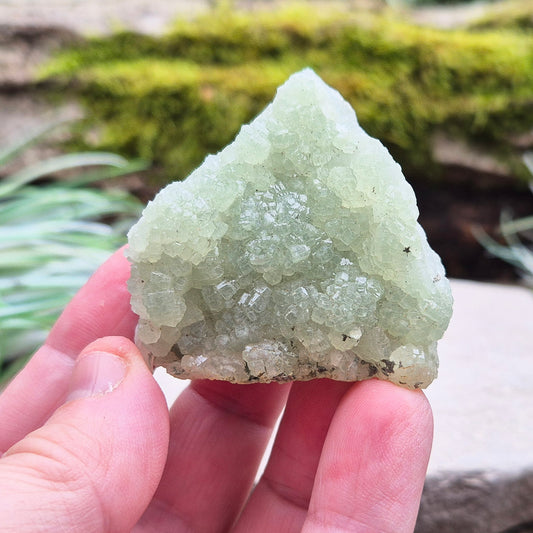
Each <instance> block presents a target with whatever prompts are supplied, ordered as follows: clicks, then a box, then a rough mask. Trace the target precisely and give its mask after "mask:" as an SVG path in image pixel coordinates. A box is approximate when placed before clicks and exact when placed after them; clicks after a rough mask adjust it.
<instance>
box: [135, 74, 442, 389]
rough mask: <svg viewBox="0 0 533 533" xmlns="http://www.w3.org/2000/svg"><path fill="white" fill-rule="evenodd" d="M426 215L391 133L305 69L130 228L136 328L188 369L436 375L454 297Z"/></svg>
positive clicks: (229, 375) (153, 349)
mask: <svg viewBox="0 0 533 533" xmlns="http://www.w3.org/2000/svg"><path fill="white" fill-rule="evenodd" d="M417 218H418V210H417V207H416V201H415V197H414V194H413V191H412V189H411V187H410V186H409V185H408V183H407V182H406V181H405V179H404V177H403V175H402V172H401V169H400V167H399V166H398V165H397V164H396V163H395V162H394V160H393V159H392V157H391V156H390V154H389V153H388V152H387V150H386V149H385V148H384V147H383V145H382V144H381V143H380V142H379V141H378V140H376V139H373V138H371V137H370V136H368V135H367V134H366V133H365V132H364V131H363V129H362V128H361V127H360V126H359V124H358V123H357V119H356V116H355V112H354V111H353V109H352V108H351V107H350V105H349V104H348V103H347V102H346V101H344V100H343V98H342V97H341V96H340V94H339V93H338V92H337V91H335V90H333V89H332V88H330V87H328V86H327V85H326V84H325V83H324V82H323V81H322V80H321V79H320V78H319V77H318V76H317V75H316V74H315V73H314V72H313V71H311V70H308V69H306V70H304V71H302V72H299V73H297V74H295V75H293V76H291V78H290V79H289V80H288V81H287V82H286V83H285V84H284V85H283V86H281V87H280V88H279V89H278V92H277V95H276V98H275V99H274V101H273V102H272V104H270V105H269V106H268V107H267V108H266V109H265V111H264V112H263V113H262V114H261V115H259V116H258V117H257V118H256V119H255V120H254V121H253V122H252V123H251V124H250V125H247V126H243V127H242V129H241V131H240V133H239V134H238V136H237V138H236V139H235V141H234V142H233V144H231V145H229V146H228V147H226V148H225V149H224V150H223V151H222V152H220V153H219V154H217V155H215V156H209V157H208V158H207V159H206V160H205V162H204V163H203V165H202V166H201V167H199V168H198V169H197V170H196V171H194V172H193V173H192V174H191V175H190V176H189V177H188V178H187V179H186V180H185V181H183V182H177V183H172V184H170V185H169V186H167V187H166V188H165V189H163V190H162V191H161V192H160V193H159V194H158V195H157V197H156V198H155V200H154V201H153V202H151V203H150V204H149V205H148V206H147V207H146V209H145V211H144V213H143V216H142V218H141V220H140V221H139V222H138V223H137V224H136V225H135V226H134V227H133V228H132V229H131V231H130V233H129V249H128V252H127V254H128V257H129V259H130V261H131V263H132V274H131V279H130V281H129V284H128V286H129V289H130V292H131V294H132V307H133V310H134V311H135V312H136V313H137V314H138V315H139V317H140V319H139V324H138V327H137V331H136V342H137V344H138V345H139V347H140V349H141V351H142V352H143V354H144V356H145V357H146V359H147V361H148V362H149V363H150V364H151V365H155V366H158V365H163V366H165V367H166V368H167V370H168V371H169V372H170V373H171V374H173V375H175V376H178V377H183V378H211V379H224V380H228V381H232V382H236V383H253V382H259V381H286V380H294V379H298V380H307V379H313V378H318V377H329V378H333V379H338V380H345V381H355V380H359V379H366V378H369V377H374V376H375V377H379V378H383V379H387V380H390V381H393V382H394V383H397V384H399V385H402V386H405V387H409V388H419V387H425V386H427V385H428V384H429V383H431V381H432V380H433V379H434V377H435V376H436V373H437V367H438V359H437V351H436V341H437V340H438V339H439V338H440V337H441V336H442V334H443V332H444V331H445V329H446V327H447V325H448V322H449V320H450V316H451V308H452V298H451V293H450V287H449V283H448V281H447V279H446V278H445V275H444V269H443V267H442V264H441V261H440V259H439V257H438V256H437V255H436V254H435V253H434V252H433V251H432V250H431V249H430V247H429V245H428V243H427V240H426V237H425V234H424V232H423V230H422V228H421V227H420V226H419V225H418V223H417Z"/></svg>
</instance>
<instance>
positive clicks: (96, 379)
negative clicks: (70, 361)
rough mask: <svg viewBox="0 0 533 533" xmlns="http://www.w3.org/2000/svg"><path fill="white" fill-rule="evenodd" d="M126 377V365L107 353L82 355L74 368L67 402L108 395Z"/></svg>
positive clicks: (121, 360) (118, 358)
mask: <svg viewBox="0 0 533 533" xmlns="http://www.w3.org/2000/svg"><path fill="white" fill-rule="evenodd" d="M125 375H126V364H125V363H124V360H123V359H121V358H120V357H118V356H116V355H114V354H111V353H107V352H91V353H88V354H85V355H82V356H81V357H80V358H79V359H78V360H77V361H76V365H75V366H74V372H73V374H72V378H71V380H70V392H69V395H68V397H67V401H70V400H77V399H78V398H89V397H91V396H99V395H102V394H107V393H109V392H112V391H113V390H115V389H116V388H117V387H118V386H119V385H120V382H121V381H122V380H123V379H124V376H125Z"/></svg>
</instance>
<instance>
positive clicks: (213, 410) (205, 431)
mask: <svg viewBox="0 0 533 533" xmlns="http://www.w3.org/2000/svg"><path fill="white" fill-rule="evenodd" d="M288 390H289V385H279V384H277V383H270V384H254V385H232V384H230V383H225V382H217V381H196V382H193V384H192V385H191V386H190V387H189V388H188V389H186V390H185V391H184V392H183V393H182V394H181V396H180V397H179V398H178V400H177V401H176V403H175V404H174V406H173V407H172V410H171V438H170V449H169V454H168V460H167V466H166V469H165V474H164V475H163V478H162V480H161V484H160V486H159V489H158V490H157V492H156V495H155V499H154V502H153V503H152V504H151V505H150V507H149V508H148V510H147V512H146V513H145V515H144V516H143V518H142V519H141V522H140V528H141V530H143V531H144V529H142V528H143V527H144V526H146V525H147V524H150V525H151V529H150V531H179V530H180V527H181V528H183V530H187V531H195V532H204V531H205V532H216V531H228V530H229V528H230V527H231V525H232V523H233V522H234V520H235V519H236V517H237V515H238V514H239V512H240V511H241V509H242V506H243V505H244V502H245V500H246V498H247V497H248V494H249V491H250V489H251V487H252V484H253V481H254V478H255V474H256V472H257V468H258V466H259V463H260V461H261V458H262V455H263V452H264V449H265V448H266V446H267V443H268V440H269V437H270V434H271V432H272V429H273V427H274V425H275V422H276V420H277V418H278V416H279V413H280V412H281V409H282V408H283V405H284V404H285V400H286V396H287V393H288Z"/></svg>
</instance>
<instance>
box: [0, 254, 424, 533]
mask: <svg viewBox="0 0 533 533" xmlns="http://www.w3.org/2000/svg"><path fill="white" fill-rule="evenodd" d="M128 276H129V265H128V262H127V261H126V259H125V258H124V256H123V252H122V251H120V250H119V251H118V252H117V253H116V254H114V255H113V256H112V257H111V258H110V259H109V260H108V261H107V262H106V263H105V264H104V265H103V266H102V267H101V268H100V269H99V270H98V271H97V272H96V273H95V274H94V276H93V277H92V278H91V279H90V280H89V282H88V283H87V284H86V285H85V286H84V287H83V288H82V289H81V290H80V291H79V293H78V294H77V295H76V297H75V298H74V299H73V300H72V301H71V303H70V304H69V305H68V307H67V308H66V309H65V311H64V313H63V314H62V316H61V317H60V319H59V320H58V322H57V324H56V325H55V327H54V328H53V330H52V331H51V333H50V335H49V337H48V339H47V342H46V343H45V345H44V346H43V347H42V348H41V349H39V350H38V351H37V353H36V354H35V355H34V356H33V358H32V359H31V360H30V361H29V363H28V364H27V365H26V367H25V368H24V369H23V370H22V371H21V372H20V374H19V375H18V376H17V377H16V378H15V379H14V380H13V382H12V383H11V384H10V385H9V387H8V388H7V389H6V390H5V391H4V393H3V394H2V395H1V396H0V428H2V430H1V431H0V454H3V455H2V456H1V459H0V494H1V495H2V497H1V498H0V524H2V531H3V532H17V533H26V532H30V531H31V532H36V531H39V532H54V533H58V532H67V531H68V532H71V531H76V532H79V533H86V532H99V533H102V532H110V533H120V532H127V531H134V532H166V531H172V532H193V531H194V532H219V531H220V532H226V531H232V532H239V533H240V532H243V533H244V532H272V531H275V532H276V533H281V532H292V531H303V532H305V533H319V532H328V533H331V532H347V531H350V532H354V531H355V532H384V533H387V532H391V533H392V532H394V533H403V532H410V531H413V529H414V524H415V521H416V514H417V511H418V507H419V503H420V494H421V491H422V486H423V482H424V477H425V472H426V468H427V462H428V458H429V454H430V449H431V441H432V434H433V420H432V414H431V409H430V407H429V404H428V402H427V400H426V398H425V396H424V395H423V393H422V392H420V391H416V392H414V391H408V390H405V389H401V388H399V387H397V386H395V385H392V384H390V383H387V382H383V381H378V380H369V381H365V382H358V383H341V382H335V381H331V380H326V379H322V380H316V381H310V382H306V383H294V384H292V385H290V384H284V385H279V384H276V383H273V384H255V385H233V384H229V383H225V382H217V381H203V380H198V381H194V382H192V383H191V385H190V386H189V387H188V388H187V389H186V390H185V391H184V392H183V393H182V394H181V396H180V397H179V398H178V400H177V401H176V402H175V404H174V405H173V407H172V408H171V409H170V412H169V411H168V409H167V406H166V403H165V399H164V397H163V394H162V392H161V390H160V389H159V386H158V385H157V383H156V382H155V381H154V379H153V377H152V375H151V373H150V371H149V370H148V368H147V367H146V365H145V363H144V361H143V359H142V357H141V355H140V353H139V352H138V350H137V349H136V347H135V345H134V344H133V343H132V342H131V340H130V339H132V338H133V333H134V328H135V324H136V320H137V317H136V315H134V314H133V313H132V311H131V309H130V306H129V295H128V292H127V288H126V280H127V278H128ZM102 383H103V384H104V386H102ZM283 408H285V411H284V414H283V417H282V419H281V423H280V426H279V430H278V433H277V437H276V440H275V444H274V447H273V450H272V453H271V456H270V460H269V462H268V465H267V467H266V470H265V472H264V474H263V475H262V477H261V479H260V481H259V483H258V484H257V486H256V487H255V488H253V483H254V479H255V476H256V472H257V468H258V466H259V463H260V461H261V457H262V455H263V452H264V450H265V447H266V446H267V443H268V440H269V438H270V435H271V433H272V431H273V428H274V425H275V423H276V420H277V419H278V417H279V415H280V413H281V412H282V410H283Z"/></svg>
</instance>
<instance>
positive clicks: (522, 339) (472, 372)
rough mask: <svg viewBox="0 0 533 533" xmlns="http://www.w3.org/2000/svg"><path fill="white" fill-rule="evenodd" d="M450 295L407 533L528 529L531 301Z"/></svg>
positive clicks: (484, 291) (523, 292)
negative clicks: (420, 478) (415, 513)
mask: <svg viewBox="0 0 533 533" xmlns="http://www.w3.org/2000/svg"><path fill="white" fill-rule="evenodd" d="M452 292H453V295H454V298H455V305H454V316H453V317H452V321H451V323H450V327H449V329H448V331H447V332H446V334H445V336H444V338H443V339H442V341H441V342H440V343H439V352H440V354H441V367H440V371H439V378H438V379H437V380H436V381H435V382H434V383H433V385H432V386H431V387H430V388H429V389H428V390H427V392H426V394H427V396H428V398H429V400H430V402H431V404H432V407H433V411H434V416H435V439H434V446H433V452H432V456H431V460H430V465H429V469H428V477H427V481H426V486H425V489H424V494H423V497H422V504H421V508H420V514H419V519H418V523H417V527H416V530H415V531H416V533H437V532H438V533H447V532H450V533H451V532H453V533H458V532H460V533H482V532H483V533H499V532H503V531H505V530H507V529H508V528H512V527H514V526H518V525H520V524H524V523H527V522H528V521H531V520H533V423H532V422H531V421H532V420H533V388H532V387H531V380H532V377H533V318H532V317H533V293H532V292H531V291H530V290H528V289H525V288H521V287H510V286H502V285H493V284H486V283H474V282H466V281H457V280H454V281H452ZM524 527H526V526H524ZM511 531H513V530H511ZM516 531H523V532H526V531H533V529H531V528H530V529H516Z"/></svg>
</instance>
